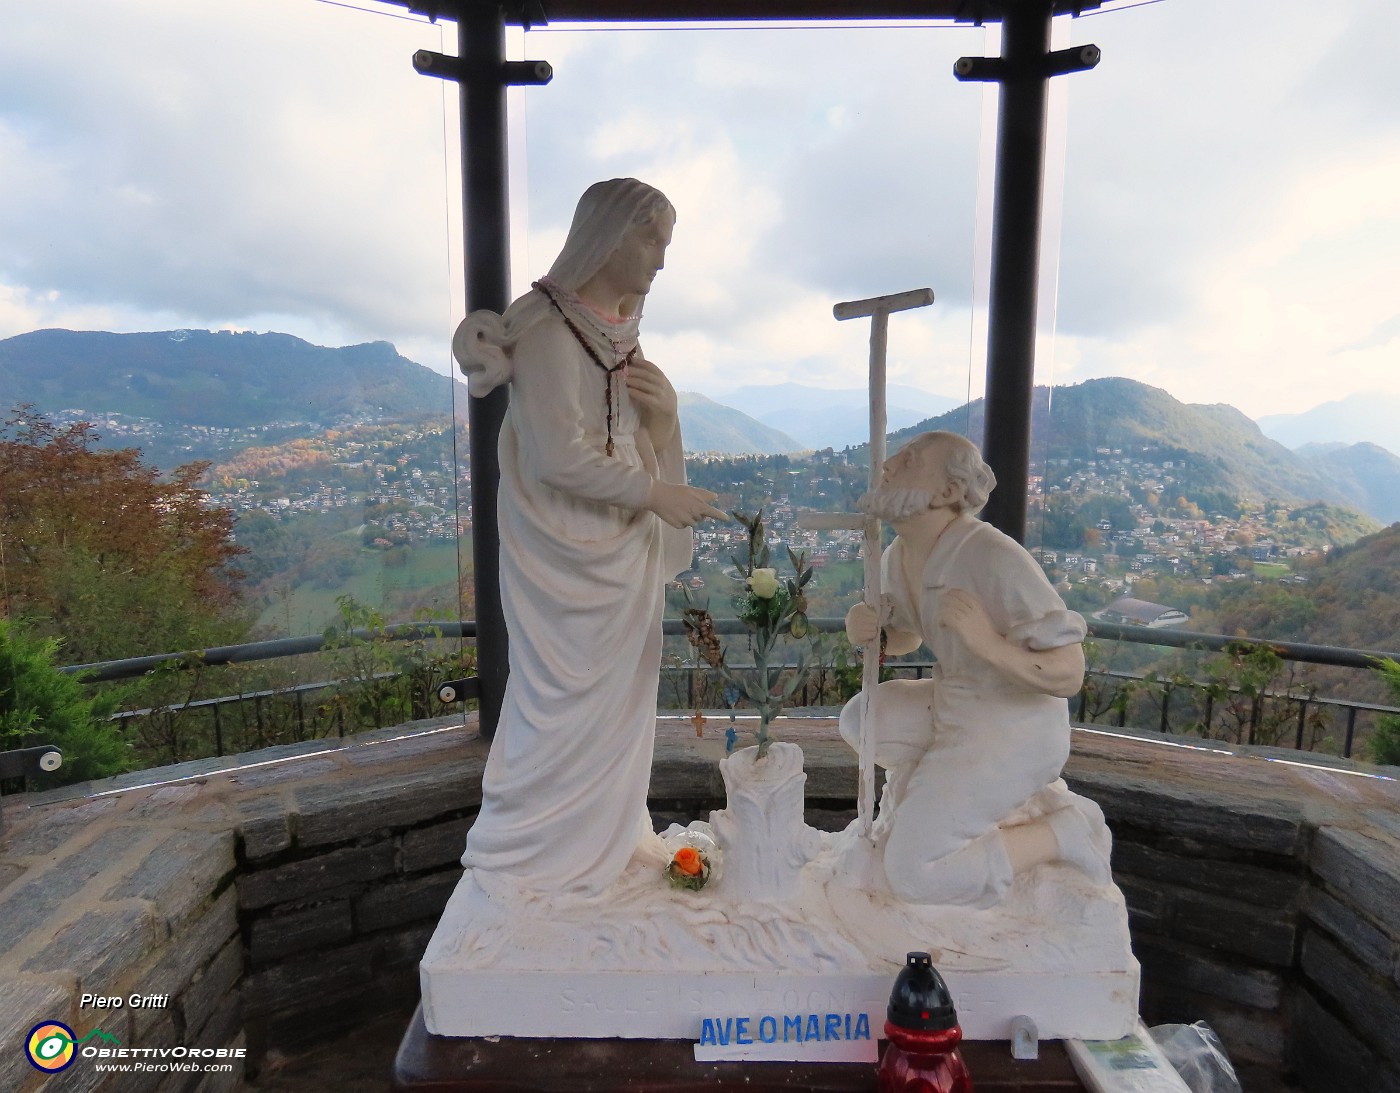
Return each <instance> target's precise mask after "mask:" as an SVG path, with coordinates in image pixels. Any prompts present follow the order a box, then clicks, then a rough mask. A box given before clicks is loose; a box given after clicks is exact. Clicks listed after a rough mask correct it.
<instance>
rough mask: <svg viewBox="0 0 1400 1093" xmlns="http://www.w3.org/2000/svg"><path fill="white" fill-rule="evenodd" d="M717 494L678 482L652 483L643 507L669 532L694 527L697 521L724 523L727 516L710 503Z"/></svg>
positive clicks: (660, 481) (727, 514)
mask: <svg viewBox="0 0 1400 1093" xmlns="http://www.w3.org/2000/svg"><path fill="white" fill-rule="evenodd" d="M717 496H718V494H714V493H711V492H710V491H709V490H702V489H701V488H700V487H699V486H686V485H682V484H681V483H679V482H663V481H662V480H661V479H659V478H658V479H656V480H655V481H654V482H652V484H651V489H650V490H648V491H647V499H646V504H645V505H644V506H643V507H644V508H645V509H647V510H648V511H650V512H654V513H656V515H657V516H659V517H661V519H663V520H665V521H666V523H668V524H670V525H671V526H672V527H673V528H689V527H694V526H695V525H696V524H698V523H699V522H700V521H701V520H705V519H711V520H728V519H729V518H730V517H729V513H727V512H723V511H721V510H720V509H717V508H715V507H714V506H713V505H712V504H710V502H711V501H713V500H714V499H715V498H716V497H717Z"/></svg>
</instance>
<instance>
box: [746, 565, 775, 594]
mask: <svg viewBox="0 0 1400 1093" xmlns="http://www.w3.org/2000/svg"><path fill="white" fill-rule="evenodd" d="M749 591H750V592H752V593H753V594H754V595H755V596H757V597H758V598H759V599H760V600H771V599H772V598H773V597H774V596H776V595H777V594H778V571H777V570H776V569H755V570H754V571H753V574H752V575H751V576H750V577H749Z"/></svg>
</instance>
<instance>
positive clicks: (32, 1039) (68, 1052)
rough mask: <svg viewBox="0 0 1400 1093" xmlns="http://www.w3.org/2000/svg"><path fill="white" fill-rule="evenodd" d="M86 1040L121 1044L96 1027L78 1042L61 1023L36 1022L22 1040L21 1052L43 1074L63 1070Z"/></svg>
mask: <svg viewBox="0 0 1400 1093" xmlns="http://www.w3.org/2000/svg"><path fill="white" fill-rule="evenodd" d="M89 1040H101V1041H102V1042H103V1043H105V1044H116V1045H117V1046H118V1047H120V1046H121V1041H120V1040H118V1039H117V1038H116V1037H115V1036H110V1035H108V1034H107V1033H105V1032H103V1031H102V1030H101V1029H100V1028H95V1029H93V1030H92V1031H91V1032H89V1033H88V1034H87V1035H86V1036H84V1037H83V1038H82V1039H81V1040H77V1039H74V1034H73V1030H72V1029H71V1028H69V1027H68V1026H67V1025H65V1024H64V1023H63V1022H62V1021H40V1022H39V1023H38V1024H37V1025H35V1026H34V1027H33V1028H32V1029H30V1030H29V1035H28V1036H27V1037H26V1038H25V1041H24V1053H25V1055H26V1056H27V1057H28V1059H29V1065H30V1066H32V1067H34V1068H35V1069H36V1070H42V1071H43V1072H44V1073H46V1074H53V1073H55V1072H56V1071H59V1070H64V1069H66V1068H67V1067H69V1066H71V1065H72V1063H73V1060H74V1059H75V1058H77V1054H78V1048H79V1047H81V1046H82V1045H83V1044H85V1043H87V1042H88V1041H89Z"/></svg>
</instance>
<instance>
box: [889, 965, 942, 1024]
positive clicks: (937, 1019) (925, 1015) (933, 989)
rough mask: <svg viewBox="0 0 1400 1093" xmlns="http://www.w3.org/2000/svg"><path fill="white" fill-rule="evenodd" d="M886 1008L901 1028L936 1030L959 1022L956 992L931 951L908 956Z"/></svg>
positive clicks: (890, 1017)
mask: <svg viewBox="0 0 1400 1093" xmlns="http://www.w3.org/2000/svg"><path fill="white" fill-rule="evenodd" d="M886 1012H887V1016H888V1017H889V1021H890V1024H892V1025H898V1026H899V1027H900V1028H907V1029H922V1030H935V1029H946V1028H953V1027H954V1026H955V1025H956V1024H957V1023H958V1013H957V1010H956V1009H954V1008H953V996H952V995H951V994H950V993H949V992H948V985H947V984H946V983H944V982H943V977H942V976H941V975H939V974H938V969H937V968H935V967H934V966H933V958H932V957H931V956H929V954H928V953H910V954H909V955H908V957H906V963H905V965H904V967H903V968H901V969H900V972H899V975H897V976H896V977H895V981H894V989H893V990H892V991H890V1006H889V1009H888V1011H886Z"/></svg>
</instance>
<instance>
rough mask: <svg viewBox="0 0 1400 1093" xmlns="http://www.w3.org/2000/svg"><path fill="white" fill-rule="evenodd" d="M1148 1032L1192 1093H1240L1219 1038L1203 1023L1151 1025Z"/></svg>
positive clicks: (1233, 1071) (1233, 1070)
mask: <svg viewBox="0 0 1400 1093" xmlns="http://www.w3.org/2000/svg"><path fill="white" fill-rule="evenodd" d="M1148 1032H1150V1033H1151V1035H1152V1039H1153V1041H1154V1042H1155V1043H1156V1044H1157V1046H1158V1047H1159V1048H1161V1049H1162V1054H1163V1055H1165V1056H1166V1057H1167V1061H1168V1062H1170V1063H1171V1064H1172V1066H1173V1067H1174V1068H1175V1069H1176V1072H1177V1073H1178V1074H1180V1075H1181V1080H1182V1081H1184V1082H1185V1083H1186V1084H1187V1085H1188V1086H1190V1088H1191V1093H1243V1091H1242V1090H1241V1089H1240V1080H1239V1079H1238V1078H1237V1077H1235V1068H1234V1067H1233V1066H1231V1065H1230V1058H1229V1056H1228V1055H1226V1054H1225V1049H1224V1048H1223V1047H1221V1046H1220V1037H1218V1036H1216V1035H1215V1030H1214V1029H1212V1028H1211V1027H1210V1026H1209V1025H1208V1024H1206V1023H1205V1022H1204V1021H1197V1022H1196V1023H1195V1024H1194V1025H1154V1026H1153V1027H1152V1028H1150V1029H1148Z"/></svg>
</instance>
